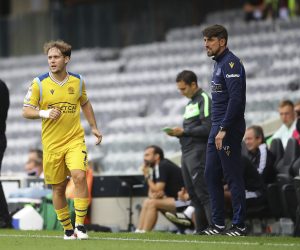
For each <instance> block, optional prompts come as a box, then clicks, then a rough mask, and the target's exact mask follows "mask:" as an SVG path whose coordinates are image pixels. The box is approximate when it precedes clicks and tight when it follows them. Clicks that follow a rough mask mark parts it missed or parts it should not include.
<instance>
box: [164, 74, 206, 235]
mask: <svg viewBox="0 0 300 250" xmlns="http://www.w3.org/2000/svg"><path fill="white" fill-rule="evenodd" d="M176 82H177V88H178V90H179V91H180V92H181V94H182V95H184V96H186V97H187V98H189V99H191V100H190V101H189V103H188V104H187V105H186V107H185V113H184V122H183V128H178V127H176V128H173V129H172V131H171V132H169V133H168V134H169V135H171V136H177V137H178V138H179V139H180V144H181V148H182V165H181V168H182V174H183V179H184V182H185V186H186V188H187V191H188V193H189V196H190V199H191V200H192V205H193V206H194V207H195V217H196V218H195V219H196V231H197V232H200V231H202V230H204V229H205V228H206V227H207V225H208V224H211V209H210V200H209V194H208V190H207V186H206V183H205V179H204V170H205V159H206V145H207V139H208V135H209V131H210V128H211V120H210V114H211V99H210V97H209V96H208V95H207V94H206V93H205V92H204V91H203V90H202V89H201V88H199V87H198V84H197V76H196V75H195V73H194V72H192V71H188V70H184V71H182V72H181V73H179V74H178V75H177V78H176Z"/></svg>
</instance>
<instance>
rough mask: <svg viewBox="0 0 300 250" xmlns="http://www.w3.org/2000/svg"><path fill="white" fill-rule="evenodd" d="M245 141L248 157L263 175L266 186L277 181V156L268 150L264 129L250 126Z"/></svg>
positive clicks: (246, 155)
mask: <svg viewBox="0 0 300 250" xmlns="http://www.w3.org/2000/svg"><path fill="white" fill-rule="evenodd" d="M244 141H245V145H246V149H247V152H246V153H245V155H244V156H245V157H247V158H248V159H249V160H250V161H251V162H252V164H253V166H254V167H255V168H256V169H257V171H258V173H259V174H260V175H261V177H262V179H263V182H264V184H265V185H267V184H270V183H274V182H275V181H276V174H277V173H276V170H275V167H274V163H275V156H274V155H273V154H272V153H271V151H270V150H269V149H268V147H267V144H266V143H265V137H264V132H263V129H262V127H260V126H256V125H253V126H250V127H248V128H247V129H246V132H245V136H244Z"/></svg>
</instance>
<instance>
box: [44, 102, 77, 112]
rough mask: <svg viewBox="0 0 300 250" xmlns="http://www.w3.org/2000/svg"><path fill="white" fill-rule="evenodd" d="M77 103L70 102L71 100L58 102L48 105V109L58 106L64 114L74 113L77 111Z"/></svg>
mask: <svg viewBox="0 0 300 250" xmlns="http://www.w3.org/2000/svg"><path fill="white" fill-rule="evenodd" d="M76 106H77V105H76V104H73V103H69V102H58V103H53V104H49V105H48V109H51V108H57V109H59V110H60V111H61V112H62V113H63V114H74V113H75V112H76Z"/></svg>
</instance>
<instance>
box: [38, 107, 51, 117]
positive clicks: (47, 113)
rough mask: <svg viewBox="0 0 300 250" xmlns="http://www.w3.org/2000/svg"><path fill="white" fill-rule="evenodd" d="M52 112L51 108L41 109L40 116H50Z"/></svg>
mask: <svg viewBox="0 0 300 250" xmlns="http://www.w3.org/2000/svg"><path fill="white" fill-rule="evenodd" d="M50 112H51V109H47V110H40V111H39V116H40V117H41V118H46V119H47V118H49V117H50Z"/></svg>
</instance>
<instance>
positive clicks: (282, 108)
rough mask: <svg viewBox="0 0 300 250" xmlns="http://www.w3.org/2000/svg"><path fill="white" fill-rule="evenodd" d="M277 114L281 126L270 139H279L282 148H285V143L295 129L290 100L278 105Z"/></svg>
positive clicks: (292, 106)
mask: <svg viewBox="0 0 300 250" xmlns="http://www.w3.org/2000/svg"><path fill="white" fill-rule="evenodd" d="M278 112H279V115H280V120H281V122H282V125H281V127H280V128H279V129H278V130H277V131H276V132H275V133H274V134H273V136H272V139H273V138H279V139H280V140H281V142H282V145H283V148H286V145H287V142H288V140H289V139H290V138H291V137H292V135H293V132H294V130H295V128H296V119H295V118H296V117H295V111H294V103H293V102H292V101H291V100H283V101H281V102H280V104H279V108H278ZM268 142H269V141H268ZM269 143H270V142H269Z"/></svg>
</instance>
